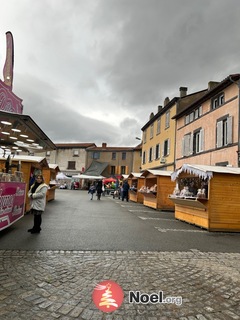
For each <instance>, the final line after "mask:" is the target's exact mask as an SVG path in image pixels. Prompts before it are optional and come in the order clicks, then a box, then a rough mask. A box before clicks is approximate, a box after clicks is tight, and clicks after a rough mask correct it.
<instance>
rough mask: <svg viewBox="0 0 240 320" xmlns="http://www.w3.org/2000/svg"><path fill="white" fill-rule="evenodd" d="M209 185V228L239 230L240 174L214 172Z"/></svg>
mask: <svg viewBox="0 0 240 320" xmlns="http://www.w3.org/2000/svg"><path fill="white" fill-rule="evenodd" d="M209 187H210V190H209V191H210V192H209V194H210V199H209V213H210V216H209V219H210V221H209V230H212V231H215V230H218V231H238V232H239V231H240V175H236V174H223V173H221V174H219V173H214V174H213V178H212V179H211V180H210V186H209Z"/></svg>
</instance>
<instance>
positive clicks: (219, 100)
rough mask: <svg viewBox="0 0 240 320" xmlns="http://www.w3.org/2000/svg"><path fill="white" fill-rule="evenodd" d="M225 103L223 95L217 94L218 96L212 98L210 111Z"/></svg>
mask: <svg viewBox="0 0 240 320" xmlns="http://www.w3.org/2000/svg"><path fill="white" fill-rule="evenodd" d="M224 102H225V98H224V93H221V94H219V95H218V96H216V97H214V98H213V99H212V101H211V106H212V110H214V109H216V108H218V107H220V106H221V105H223V104H224Z"/></svg>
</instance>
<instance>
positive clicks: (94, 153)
mask: <svg viewBox="0 0 240 320" xmlns="http://www.w3.org/2000/svg"><path fill="white" fill-rule="evenodd" d="M92 158H93V159H99V158H100V152H99V151H94V152H93V154H92Z"/></svg>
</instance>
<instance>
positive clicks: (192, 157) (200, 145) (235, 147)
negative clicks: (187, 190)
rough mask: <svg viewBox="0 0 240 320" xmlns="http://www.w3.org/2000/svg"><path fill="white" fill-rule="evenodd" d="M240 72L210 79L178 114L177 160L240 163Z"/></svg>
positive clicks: (191, 162) (176, 117)
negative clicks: (204, 87)
mask: <svg viewBox="0 0 240 320" xmlns="http://www.w3.org/2000/svg"><path fill="white" fill-rule="evenodd" d="M239 81H240V74H234V75H230V76H228V77H227V78H225V79H224V80H223V81H221V82H209V84H208V90H206V92H205V94H204V95H203V96H202V97H201V98H200V99H198V100H196V101H195V102H194V103H192V104H189V105H187V108H185V109H183V110H181V111H179V112H178V113H177V115H176V116H175V119H176V125H177V131H176V139H177V141H179V143H177V144H176V164H177V167H181V166H182V165H183V164H184V163H188V164H203V165H221V166H227V165H228V166H234V167H237V166H240V137H239V135H240V122H239V119H240V109H239V108H240V103H239V101H240V96H239V89H240V82H239Z"/></svg>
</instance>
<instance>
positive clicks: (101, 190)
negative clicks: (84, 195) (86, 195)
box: [96, 180, 103, 200]
mask: <svg viewBox="0 0 240 320" xmlns="http://www.w3.org/2000/svg"><path fill="white" fill-rule="evenodd" d="M96 191H97V199H98V200H100V199H101V194H102V192H103V185H102V180H99V181H98V183H97V187H96Z"/></svg>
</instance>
